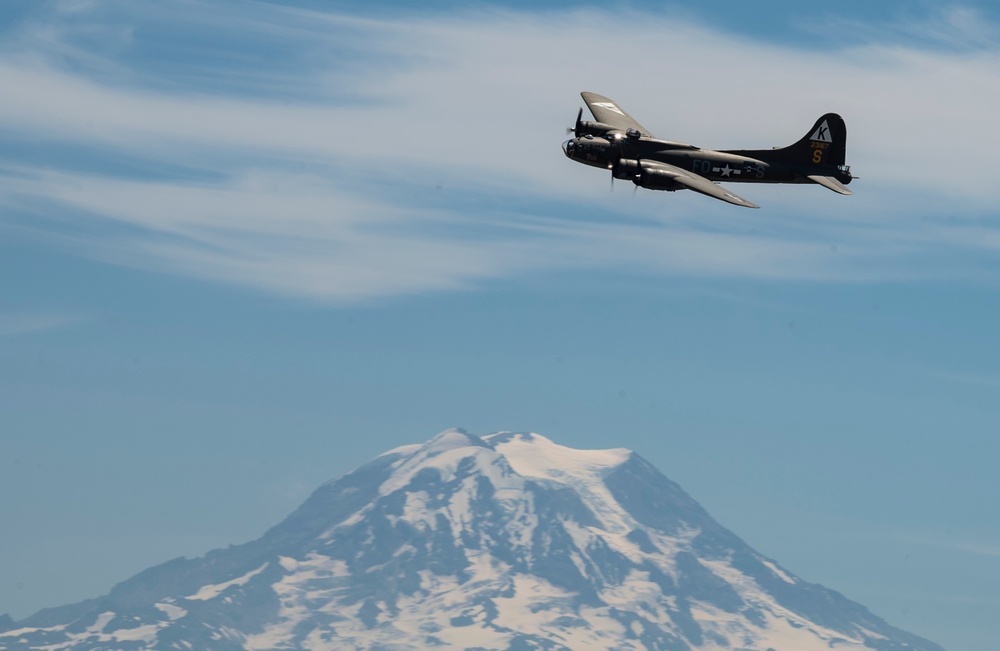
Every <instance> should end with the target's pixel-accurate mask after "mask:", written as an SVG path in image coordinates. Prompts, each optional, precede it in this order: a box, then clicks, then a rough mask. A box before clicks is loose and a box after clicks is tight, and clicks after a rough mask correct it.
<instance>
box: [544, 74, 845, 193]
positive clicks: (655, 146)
mask: <svg viewBox="0 0 1000 651" xmlns="http://www.w3.org/2000/svg"><path fill="white" fill-rule="evenodd" d="M580 95H581V96H582V97H583V101H584V102H586V103H587V108H589V109H590V112H591V114H592V115H593V116H594V120H596V121H594V122H591V121H587V120H584V119H583V109H582V108H581V109H580V112H579V113H577V116H576V125H575V126H574V127H573V129H572V132H573V136H574V137H573V139H572V140H567V141H566V142H564V143H563V151H564V152H565V153H566V156H567V157H568V158H571V159H573V160H575V161H577V162H578V163H583V164H584V165H590V166H592V167H599V168H601V169H608V170H611V177H612V183H613V182H614V179H624V180H629V181H632V182H633V183H634V184H635V185H636V186H637V187H639V188H647V189H650V190H667V191H674V190H694V191H695V192H700V193H701V194H705V195H708V196H710V197H714V198H716V199H721V200H722V201H727V202H729V203H731V204H735V205H737V206H744V207H746V208H759V207H760V206H758V205H756V204H754V203H752V202H750V201H747V200H746V199H744V198H743V197H740V196H738V195H736V194H734V193H732V192H730V191H729V190H727V189H726V188H724V187H722V186H721V185H719V184H718V183H717V181H726V182H732V183H817V184H819V185H822V186H823V187H825V188H828V189H830V190H833V191H834V192H837V193H840V194H853V193H852V192H851V191H850V190H848V189H847V187H846V186H847V184H848V183H850V182H851V180H852V179H854V178H857V177H854V176H851V168H850V167H849V166H848V165H846V164H845V157H846V151H847V126H846V125H845V124H844V120H843V118H841V117H840V116H839V115H837V114H836V113H827V114H826V115H824V116H822V117H821V118H820V119H818V120H816V123H815V124H814V125H813V126H812V128H811V129H810V130H809V131H808V132H807V133H806V135H805V136H803V137H802V139H801V140H799V141H798V142H796V143H795V144H792V145H789V146H788V147H775V148H774V149H732V150H720V151H716V150H712V149H701V148H700V147H695V146H694V145H689V144H686V143H683V142H674V141H672V140H661V139H659V138H655V137H654V136H653V134H652V133H650V132H649V130H648V129H646V128H645V127H643V126H642V125H641V124H639V123H638V122H636V121H635V119H634V118H633V117H632V116H631V115H629V114H628V113H626V112H625V111H624V110H623V109H622V108H621V107H619V106H618V105H617V104H616V103H615V102H614V101H612V100H610V99H608V98H607V97H604V96H602V95H598V94H597V93H589V92H583V93H580Z"/></svg>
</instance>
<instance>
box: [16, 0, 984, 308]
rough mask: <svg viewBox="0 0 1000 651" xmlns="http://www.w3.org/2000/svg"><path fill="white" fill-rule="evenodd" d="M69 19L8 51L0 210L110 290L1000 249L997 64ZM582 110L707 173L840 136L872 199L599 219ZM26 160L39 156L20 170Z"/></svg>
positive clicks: (916, 258)
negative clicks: (707, 155)
mask: <svg viewBox="0 0 1000 651" xmlns="http://www.w3.org/2000/svg"><path fill="white" fill-rule="evenodd" d="M58 6H59V7H60V8H61V12H55V13H52V14H47V18H46V20H45V21H41V20H40V19H38V20H34V21H29V22H26V23H25V24H24V25H22V27H21V28H20V31H19V32H18V33H17V35H16V37H13V38H11V39H9V40H8V43H7V45H6V46H5V47H3V48H0V84H2V85H3V87H4V88H8V89H16V90H15V91H12V92H10V93H8V94H7V97H6V98H5V102H4V103H3V104H2V105H0V124H3V125H4V129H5V130H3V131H0V138H2V139H3V141H5V142H8V143H11V144H12V146H11V147H9V148H8V149H9V150H10V151H12V152H14V153H13V154H8V155H7V156H6V157H4V158H0V205H2V206H4V214H5V215H7V216H6V218H5V219H6V220H7V221H8V223H14V222H16V223H18V224H19V226H20V228H22V229H28V230H29V231H31V232H33V233H35V235H36V236H37V237H42V238H48V239H52V240H54V241H56V240H58V241H60V242H62V243H63V244H64V245H68V246H71V247H72V248H73V249H74V250H76V251H78V252H79V253H81V254H83V255H89V256H92V257H96V258H98V259H102V260H107V261H109V262H114V263H118V264H127V265H136V266H141V267H145V268H153V269H160V270H164V271H168V272H171V273H184V274H189V275H194V276H198V277H204V278H208V279H212V280H216V281H222V282H228V283H235V284H240V285H246V286H251V287H257V288H260V289H263V290H266V291H271V292H276V293H280V294H287V295H295V296H305V297H315V298H319V299H324V300H360V299H365V298H369V297H377V296H389V295H394V294H401V293H414V292H417V293H419V292H424V291H438V290H447V289H460V288H468V287H471V286H474V285H475V284H476V283H478V282H482V281H484V280H488V279H492V278H502V277H508V276H512V275H518V274H527V273H535V272H539V271H543V270H546V269H553V268H594V267H619V268H622V267H631V268H636V269H640V270H642V271H653V272H657V273H668V274H699V275H716V276H741V277H742V276H745V277H764V278H782V279H801V280H866V279H880V280H887V279H888V280H896V279H905V278H913V277H920V276H925V275H928V274H963V273H972V272H973V271H974V272H975V273H981V265H975V264H969V263H968V261H967V259H968V255H969V254H970V253H971V254H972V255H985V256H992V255H995V254H996V251H997V248H998V247H1000V229H998V220H997V216H996V214H995V211H994V210H993V208H992V206H993V205H994V203H995V200H994V198H993V196H992V193H993V185H994V181H993V179H994V177H995V171H994V168H993V162H992V158H991V156H992V153H991V152H992V151H994V150H995V149H996V147H997V146H1000V137H998V136H996V135H994V132H993V129H992V126H991V125H992V121H993V118H992V114H993V113H994V112H995V107H996V106H997V105H998V104H1000V65H998V64H1000V47H998V46H997V45H996V42H995V40H991V39H990V38H986V37H984V38H982V39H979V41H978V43H979V46H978V47H975V48H966V49H963V50H961V51H941V50H940V49H935V48H923V49H922V48H921V47H919V46H914V45H901V44H900V42H899V40H898V39H894V40H893V41H892V42H888V43H884V44H881V45H880V44H879V43H878V42H875V41H872V42H867V43H865V44H862V45H855V46H851V47H845V48H842V49H839V50H836V51H826V52H817V51H805V50H795V49H793V48H790V47H784V46H781V45H774V44H764V43H760V42H755V41H752V40H748V39H743V38H739V37H736V36H733V35H731V34H723V33H718V32H713V31H711V30H709V29H707V28H705V27H702V26H699V25H696V24H694V23H691V22H685V21H683V20H679V19H674V18H669V17H663V16H657V15H646V14H634V15H629V16H622V15H621V14H615V15H612V14H605V13H600V12H596V11H577V12H570V13H568V14H554V13H545V14H539V13H531V12H526V13H515V12H507V11H488V10H482V11H477V12H470V13H466V14H462V15H457V16H456V15H450V16H435V17H433V18H414V17H408V18H406V19H405V20H404V19H400V20H393V19H371V18H359V17H356V16H348V15H340V14H336V13H317V12H308V11H304V10H300V9H289V8H284V7H280V6H276V5H267V4H249V5H246V6H247V7H248V9H247V11H245V12H244V11H240V12H234V11H233V10H232V7H227V6H226V5H220V4H219V3H202V2H197V1H195V0H189V1H187V2H182V3H172V4H171V5H169V6H156V7H150V6H146V5H134V4H132V3H119V2H110V1H108V2H92V3H79V2H78V3H69V4H67V3H61V4H59V5H58ZM963 15H964V14H961V13H958V14H955V15H954V20H953V21H952V22H953V23H955V24H956V25H959V26H961V25H962V24H967V23H968V20H966V19H964V18H962V16H963ZM233 21H237V22H233ZM963 21H965V22H963ZM978 22H981V21H978ZM154 23H155V25H156V26H157V28H158V30H159V32H153V30H151V29H150V27H151V26H152V25H153V24H154ZM981 27H982V29H983V30H984V32H983V33H988V32H989V28H988V27H983V26H981ZM909 29H911V30H912V27H911V28H909ZM155 33H163V34H166V35H169V38H168V37H164V36H155V35H154V34H155ZM102 35H103V36H102ZM109 35H110V36H109ZM182 35H186V36H187V38H185V39H181V38H176V37H178V36H182ZM665 35H668V36H665ZM181 42H183V43H186V44H188V49H183V48H181V47H180V46H179V45H178V44H179V43H181ZM595 43H600V44H614V45H613V47H610V48H609V47H599V48H595V47H594V44H595ZM720 71H725V72H720ZM584 89H592V90H597V91H601V92H604V93H606V94H609V95H612V96H615V97H616V98H617V99H618V100H619V101H620V102H622V103H623V104H624V105H625V106H627V107H628V109H629V110H630V112H632V113H633V115H636V116H638V117H639V118H640V119H641V120H642V121H643V123H644V124H646V126H648V127H649V128H651V129H652V130H653V131H654V132H656V133H658V134H662V135H663V136H664V137H671V138H678V139H682V140H686V141H689V142H694V143H696V144H701V145H704V146H708V147H740V146H746V147H766V146H770V145H780V144H787V142H790V141H792V140H794V139H796V138H798V137H799V136H801V135H802V133H801V132H804V130H805V129H806V128H807V127H808V126H809V124H811V122H812V120H813V119H814V118H815V117H816V116H817V115H819V114H821V113H822V112H825V111H828V110H836V111H840V112H841V113H842V114H844V115H845V117H846V118H847V120H848V126H849V128H850V130H851V142H850V144H849V147H848V154H849V161H848V162H851V163H853V164H854V166H855V169H856V171H857V172H858V173H859V174H861V175H862V177H863V178H862V180H861V181H859V182H858V186H857V190H858V194H857V195H856V196H854V197H851V198H843V197H838V196H834V195H832V194H830V193H828V192H825V191H824V190H823V189H821V188H818V187H810V188H805V187H795V188H777V187H775V188H770V187H761V186H757V187H753V189H751V187H752V186H747V187H746V188H741V190H742V193H743V194H747V196H750V197H751V198H753V199H754V200H755V201H757V202H758V203H761V204H762V205H764V207H765V208H764V210H762V211H758V212H754V213H753V214H750V215H748V214H746V212H748V211H738V210H735V209H733V208H731V207H729V206H722V205H721V204H720V205H714V202H712V201H711V200H709V199H706V198H704V197H700V196H690V195H688V194H684V193H680V194H677V195H660V194H653V193H647V192H643V193H640V194H639V195H637V196H636V197H634V198H633V197H631V196H629V194H630V190H629V189H628V188H622V189H620V190H619V191H618V192H616V193H614V194H610V193H609V192H608V185H607V182H608V179H607V177H606V176H601V175H600V173H599V172H598V171H596V170H589V169H584V168H581V167H579V166H575V165H573V164H571V163H570V162H568V161H566V160H565V159H563V158H562V154H561V152H560V151H559V149H558V144H559V141H560V140H561V139H562V136H563V128H564V127H565V126H566V125H567V124H569V122H570V121H571V120H572V117H573V114H574V111H575V108H576V107H577V106H578V105H579V98H578V95H577V93H578V92H579V91H580V90H584ZM29 142H32V143H37V142H44V143H45V145H46V150H47V151H50V152H52V153H51V154H49V155H44V154H40V153H37V152H35V153H33V155H32V156H31V157H27V156H24V155H19V154H17V152H18V151H23V149H24V145H25V143H29ZM18 145H21V148H20V149H19V148H18ZM81 152H82V153H81ZM949 155H953V158H948V156H949ZM947 161H951V162H950V163H949V162H947ZM748 193H749V194H748ZM944 215H959V216H960V217H961V219H960V220H959V221H958V222H954V221H952V222H945V221H944V217H943V216H944ZM70 218H72V219H70ZM70 224H72V226H70ZM931 258H932V259H934V261H935V262H936V265H935V266H934V268H933V269H932V268H930V267H929V265H928V264H926V262H927V260H928V259H931Z"/></svg>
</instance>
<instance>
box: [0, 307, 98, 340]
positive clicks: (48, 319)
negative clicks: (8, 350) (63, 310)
mask: <svg viewBox="0 0 1000 651" xmlns="http://www.w3.org/2000/svg"><path fill="white" fill-rule="evenodd" d="M85 321H87V319H86V318H85V317H82V316H73V315H69V314H45V313H34V312H9V313H6V314H5V313H0V337H12V336H15V335H24V334H30V333H33V332H42V331H45V330H56V329H60V328H69V327H72V326H75V325H78V324H80V323H83V322H85Z"/></svg>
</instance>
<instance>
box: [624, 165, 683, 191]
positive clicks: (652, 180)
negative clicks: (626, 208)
mask: <svg viewBox="0 0 1000 651" xmlns="http://www.w3.org/2000/svg"><path fill="white" fill-rule="evenodd" d="M633 183H635V184H636V185H638V186H639V187H640V188H646V189H648V190H666V191H667V192H673V191H674V190H680V189H681V188H683V187H684V186H682V185H681V184H680V183H678V182H677V181H675V180H674V175H673V174H671V173H670V172H667V171H664V170H659V169H656V168H655V167H643V168H641V170H640V172H639V175H638V176H637V177H636V178H635V179H634V180H633Z"/></svg>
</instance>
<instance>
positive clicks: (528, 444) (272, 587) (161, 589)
mask: <svg viewBox="0 0 1000 651" xmlns="http://www.w3.org/2000/svg"><path fill="white" fill-rule="evenodd" d="M4 631H6V632H4ZM139 642H141V643H142V644H141V645H140V646H137V644H139ZM98 647H101V648H106V647H114V648H146V649H167V648H206V649H234V650H236V649H257V650H260V651H265V650H269V649H286V648H311V649H316V650H318V651H327V650H329V651H333V650H334V649H341V648H355V649H376V648H379V649H381V648H430V647H439V648H455V649H457V648H471V647H476V648H482V649H497V650H498V651H499V650H511V649H543V648H544V649H560V650H564V649H582V648H617V649H633V650H636V651H638V650H639V649H662V650H664V651H701V650H705V651H708V650H709V649H712V650H718V649H736V648H739V649H741V650H744V651H767V650H769V649H770V650H773V649H796V651H821V650H822V651H826V650H828V649H830V648H834V647H835V648H837V649H839V650H841V651H873V650H875V651H941V649H940V648H939V647H937V646H936V645H934V644H932V643H930V642H927V641H926V640H921V639H920V638H917V637H915V636H912V635H909V634H907V633H905V632H903V631H899V630H897V629H895V628H893V627H891V626H889V625H888V624H886V623H885V622H884V621H882V620H881V619H879V618H878V617H876V616H874V615H872V614H871V613H870V612H868V610H867V609H865V608H864V607H862V606H860V605H858V604H855V603H853V602H851V601H848V600H847V599H846V598H844V597H842V596H841V595H840V594H838V593H836V592H833V591H831V590H827V589H826V588H823V587H822V586H818V585H814V584H810V583H808V582H806V581H803V580H802V579H800V578H798V577H796V576H795V575H793V574H792V573H791V572H789V571H788V570H786V569H784V568H781V567H780V566H779V565H778V564H777V563H776V562H775V561H772V560H770V559H767V558H766V557H764V556H763V555H761V554H760V553H758V552H756V551H754V550H753V549H751V548H750V547H749V546H747V545H746V544H745V543H744V542H743V541H742V540H740V539H739V538H738V537H737V536H736V535H734V534H732V533H731V532H729V531H728V530H726V529H725V528H724V527H722V525H720V524H718V523H717V522H715V521H714V520H713V519H712V518H711V516H710V515H708V513H707V512H705V511H704V509H702V508H701V506H699V505H698V503H697V502H695V501H694V500H693V499H692V498H691V497H690V496H688V495H687V494H686V493H685V492H684V491H683V490H681V488H680V487H679V486H677V485H676V484H675V483H673V482H671V481H670V480H669V479H667V478H666V477H664V476H663V475H662V474H660V473H659V472H658V471H657V470H656V469H655V468H654V467H653V466H652V465H650V464H649V463H648V462H646V461H644V460H643V459H642V458H641V457H639V456H638V455H636V454H635V453H633V452H630V451H629V450H626V449H622V448H615V449H608V450H576V449H573V448H569V447H565V446H562V445H558V444H556V443H554V442H553V441H550V440H549V439H547V438H545V437H544V436H541V435H539V434H534V433H513V432H501V433H497V434H491V435H488V436H484V437H482V438H479V437H476V436H473V435H471V434H469V433H468V432H465V431H463V430H460V429H449V430H445V431H444V432H441V433H440V434H438V435H437V436H435V437H433V438H432V439H430V440H429V441H427V442H426V443H423V444H417V445H408V446H402V447H399V448H396V449H394V450H391V451H390V452H387V453H385V454H382V455H380V456H378V457H376V458H375V459H374V460H373V461H371V462H370V463H368V464H366V465H364V466H362V467H361V468H359V469H357V470H355V471H354V472H351V473H349V474H347V475H345V476H344V477H341V478H339V479H336V480H333V481H331V482H327V483H326V484H324V485H323V486H321V487H320V488H319V489H318V490H317V491H316V492H315V493H313V495H312V496H310V498H309V499H308V500H307V501H306V502H305V504H303V505H302V506H301V507H300V508H299V509H297V510H296V511H295V512H294V513H293V514H291V515H290V516H289V517H288V518H286V519H285V520H284V521H283V522H282V523H280V524H279V525H277V526H276V527H274V528H273V529H271V530H270V531H268V532H267V533H266V534H265V535H264V536H263V537H262V538H260V539H259V540H256V541H253V542H250V543H247V544H245V545H240V546H236V547H230V548H228V549H225V550H216V551H213V552H210V553H209V554H207V555H206V556H205V557H204V558H201V559H194V560H190V561H189V560H186V559H177V560H175V561H171V562H169V563H166V564H164V565H161V566H158V567H156V568H151V569H150V570H146V571H145V572H142V573H140V574H139V575H137V576H135V577H133V578H131V579H129V580H128V581H125V582H123V583H122V584H119V585H118V586H116V587H115V588H114V589H113V590H112V591H111V593H110V594H109V595H107V596H106V597H101V598H98V599H93V600H89V601H86V602H81V603H79V604H75V605H72V606H66V607H63V608H56V609H49V610H47V611H43V612H42V613H38V614H36V615H35V616H33V617H30V618H28V619H27V620H24V621H22V622H17V623H15V622H11V621H9V619H7V620H5V619H3V618H0V651H15V650H17V651H21V650H25V651H26V650H28V649H37V648H60V649H65V650H67V651H89V650H92V649H95V648H98Z"/></svg>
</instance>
